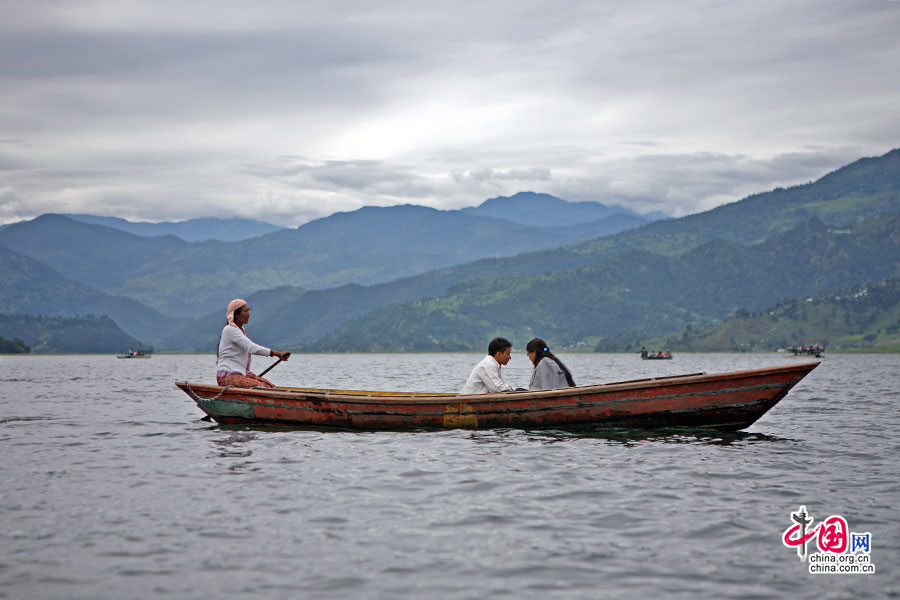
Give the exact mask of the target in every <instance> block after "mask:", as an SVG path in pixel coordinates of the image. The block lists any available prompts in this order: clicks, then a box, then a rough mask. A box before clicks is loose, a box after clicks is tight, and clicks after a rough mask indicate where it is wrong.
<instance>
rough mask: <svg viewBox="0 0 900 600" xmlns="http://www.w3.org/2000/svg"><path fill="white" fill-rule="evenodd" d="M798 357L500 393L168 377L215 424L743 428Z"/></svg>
mask: <svg viewBox="0 0 900 600" xmlns="http://www.w3.org/2000/svg"><path fill="white" fill-rule="evenodd" d="M818 364H819V363H818V362H807V363H799V364H794V365H785V366H782V367H767V368H762V369H750V370H745V371H734V372H731V373H721V374H716V375H707V374H705V373H694V374H691V375H679V376H676V377H656V378H652V379H639V380H635V381H623V382H619V383H608V384H602V385H587V386H579V387H570V388H562V389H556V390H538V391H521V392H507V393H502V394H470V395H460V394H442V393H414V392H377V391H364V390H328V389H311V388H236V387H230V386H228V387H220V386H217V385H208V384H203V383H188V382H186V381H177V382H175V385H176V386H178V387H179V388H180V389H181V390H182V391H184V392H185V393H186V394H187V395H188V396H190V397H191V398H192V399H193V400H194V401H195V402H196V403H197V406H199V407H200V409H201V410H202V411H203V412H205V413H206V414H207V415H209V416H210V417H212V418H213V419H215V420H216V421H217V422H219V423H222V424H227V425H230V424H251V425H252V424H259V425H287V426H301V427H339V428H343V429H369V430H373V429H382V430H398V429H411V428H441V429H456V428H474V429H478V428H481V429H492V428H497V427H515V428H525V429H531V428H546V427H582V428H583V427H596V426H604V425H611V426H621V427H711V428H716V429H723V430H732V431H733V430H739V429H744V428H745V427H749V426H750V425H751V424H752V423H754V422H755V421H756V420H757V419H759V418H760V417H761V416H762V415H764V414H765V413H766V411H768V410H769V409H770V408H772V407H773V406H775V404H776V403H778V401H779V400H781V399H782V398H784V397H785V395H787V393H788V391H789V390H790V389H791V388H792V387H794V386H795V385H796V384H797V383H798V382H799V381H800V380H801V379H803V378H804V377H805V376H806V375H807V374H808V373H809V372H810V371H812V370H813V369H814V368H816V366H817V365H818Z"/></svg>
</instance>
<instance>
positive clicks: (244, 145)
mask: <svg viewBox="0 0 900 600" xmlns="http://www.w3.org/2000/svg"><path fill="white" fill-rule="evenodd" d="M0 1H2V2H3V4H4V6H3V9H2V10H3V14H4V17H5V18H4V20H3V22H2V23H0V85H2V86H3V89H4V100H3V102H2V104H0V223H4V222H13V221H17V220H20V219H25V218H31V217H34V216H36V215H39V214H42V213H45V212H88V213H94V214H101V215H114V216H120V217H124V218H130V219H137V220H177V219H185V218H190V217H198V216H223V217H224V216H234V215H237V216H246V217H253V218H259V219H262V220H269V221H273V222H277V223H279V224H284V225H298V224H301V223H303V222H305V221H308V220H310V219H313V218H317V217H320V216H324V215H327V214H330V213H333V212H336V211H342V210H353V209H355V208H358V207H360V206H364V205H382V206H384V205H391V204H398V203H416V204H424V205H428V206H433V207H435V208H459V207H463V206H471V205H475V204H478V203H480V202H482V201H483V200H484V199H486V198H488V197H492V196H496V195H501V194H502V195H509V194H513V193H515V192H518V191H523V190H533V191H538V192H546V193H551V194H554V195H557V196H560V197H563V198H566V199H568V200H573V201H577V200H597V201H601V202H604V203H607V204H623V205H627V206H629V207H631V208H633V209H634V210H637V211H640V212H649V211H654V210H661V211H664V212H666V213H668V214H670V215H673V216H680V215H683V214H688V213H692V212H697V211H700V210H705V209H709V208H712V207H713V206H716V205H718V204H721V203H723V202H730V201H734V200H737V199H739V198H741V197H743V196H745V195H747V194H750V193H754V192H759V191H765V190H767V189H771V188H773V187H776V186H786V185H792V184H795V183H802V182H805V181H808V180H811V179H815V178H817V177H819V176H821V175H823V174H824V173H826V172H828V171H830V170H832V169H834V168H836V167H839V166H841V165H843V164H846V163H847V162H850V161H852V160H855V159H856V158H860V157H862V156H866V155H878V154H882V153H884V152H886V151H888V150H890V149H892V148H894V147H897V146H900V76H898V75H897V73H898V71H897V67H896V65H898V64H900V36H898V35H897V33H896V32H897V31H900V2H892V1H889V0H861V1H859V2H845V1H844V0H799V1H796V2H790V3H784V2H778V1H774V0H761V1H760V2H755V3H723V2H716V1H712V0H689V1H686V2H681V3H676V4H673V3H670V2H662V1H659V2H657V1H647V0H639V1H628V2H626V1H618V0H600V1H597V0H593V1H590V2H582V1H566V0H563V1H561V2H555V3H549V2H538V1H528V0H526V1H522V0H518V1H516V2H512V1H497V0H493V1H492V0H487V1H485V0H481V1H477V2H475V1H469V0H462V1H461V2H457V3H454V4H453V7H452V8H450V6H449V5H446V6H444V7H438V6H437V5H435V6H432V4H433V3H431V4H429V3H421V2H377V1H375V2H363V3H358V2H334V1H328V2H316V1H307V2H302V3H297V2H280V1H271V0H264V1H262V2H257V3H252V5H251V4H247V3H246V2H238V1H234V2H230V1H217V2H191V3H187V5H185V3H179V2H154V3H131V2H118V1H116V2H112V1H102V0H94V1H87V2H80V3H77V4H72V3H15V2H12V1H10V0H0Z"/></svg>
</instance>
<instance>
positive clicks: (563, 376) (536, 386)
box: [525, 338, 575, 390]
mask: <svg viewBox="0 0 900 600" xmlns="http://www.w3.org/2000/svg"><path fill="white" fill-rule="evenodd" d="M525 352H527V353H528V358H530V359H531V364H533V365H534V373H533V374H532V375H531V383H529V384H528V389H529V390H553V389H558V388H564V387H571V386H574V385H575V380H574V379H572V374H571V373H569V369H567V368H566V365H564V364H562V361H561V360H559V359H558V358H556V356H554V354H553V353H552V352H550V348H549V347H548V346H547V342H545V341H544V340H542V339H541V338H534V339H533V340H531V341H530V342H528V343H527V344H525Z"/></svg>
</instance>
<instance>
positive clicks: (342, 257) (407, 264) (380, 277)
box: [0, 205, 644, 329]
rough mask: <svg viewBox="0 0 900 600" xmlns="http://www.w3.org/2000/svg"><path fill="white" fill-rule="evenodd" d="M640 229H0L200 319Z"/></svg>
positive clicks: (428, 215)
mask: <svg viewBox="0 0 900 600" xmlns="http://www.w3.org/2000/svg"><path fill="white" fill-rule="evenodd" d="M643 223H644V221H643V220H641V219H639V218H636V217H632V216H626V215H619V214H612V215H610V216H608V217H605V218H603V219H601V220H599V221H593V222H589V223H581V224H577V225H570V226H565V227H544V228H539V227H531V226H526V225H520V224H517V223H513V222H511V221H507V220H503V219H495V218H490V217H478V216H473V215H468V214H465V213H462V212H460V211H439V210H435V209H432V208H427V207H423V206H412V205H404V206H391V207H385V208H378V207H365V208H362V209H359V210H356V211H353V212H349V213H336V214H334V215H331V216H330V217H327V218H323V219H318V220H316V221H312V222H310V223H306V224H305V225H302V226H301V227H299V228H297V229H282V230H279V231H276V232H274V233H269V234H266V235H262V236H258V237H255V238H250V239H247V240H244V241H241V242H220V241H205V242H193V243H190V242H185V241H184V240H181V239H179V238H176V237H173V236H159V237H144V236H137V235H134V234H130V233H127V232H123V231H121V230H119V229H115V228H111V227H109V226H105V225H91V224H87V223H83V222H79V221H75V220H73V219H70V218H68V217H65V216H62V215H49V214H48V215H43V216H41V217H38V218H37V219H34V220H32V221H27V222H23V223H16V224H14V225H11V226H8V227H6V228H4V229H2V230H0V244H3V245H5V246H6V247H7V248H10V249H12V250H14V251H16V252H18V253H20V254H23V255H26V256H29V257H31V258H33V259H35V260H37V261H40V262H41V263H43V264H45V265H47V266H49V267H51V268H53V269H55V270H56V271H58V272H59V273H61V274H64V276H65V277H66V278H67V279H70V280H73V281H77V282H80V283H83V284H85V285H88V286H90V287H93V288H95V289H97V290H99V291H102V292H104V293H108V294H112V295H121V296H127V297H129V298H132V299H134V300H137V301H139V302H142V303H144V304H146V305H147V306H150V307H152V308H153V309H155V310H158V311H161V312H164V313H167V314H171V315H176V316H195V317H196V316H199V315H202V314H205V313H207V312H209V311H211V310H214V309H215V307H217V306H219V304H221V303H222V299H223V298H229V297H231V296H234V295H235V293H236V291H240V293H241V294H243V295H246V294H249V293H252V292H254V291H258V290H264V289H269V288H273V287H279V286H283V285H290V286H295V287H303V288H327V287H334V286H340V285H343V284H346V283H351V282H352V283H359V284H373V283H379V282H383V281H390V280H393V279H396V278H398V277H405V276H409V275H415V274H419V273H424V272H427V271H431V270H434V269H438V268H443V267H447V266H450V265H454V264H463V263H468V262H470V261H472V260H477V259H479V258H482V257H486V256H510V255H514V254H517V253H519V252H523V251H529V250H539V249H546V248H553V247H557V246H561V245H564V244H568V243H577V242H580V241H583V240H586V239H591V238H595V237H597V236H601V235H609V234H611V233H616V232H619V231H622V230H623V229H626V228H629V227H636V226H639V225H642V224H643ZM226 302H227V300H226ZM126 329H127V327H126Z"/></svg>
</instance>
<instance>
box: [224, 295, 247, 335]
mask: <svg viewBox="0 0 900 600" xmlns="http://www.w3.org/2000/svg"><path fill="white" fill-rule="evenodd" d="M246 305H247V301H246V300H241V299H240V298H235V299H234V300H232V301H231V302H229V303H228V308H227V309H226V310H225V318H226V319H228V324H229V325H231V326H232V327H237V323H235V322H234V311H236V310H237V309H239V308H240V307H242V306H246ZM238 329H240V327H238Z"/></svg>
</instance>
